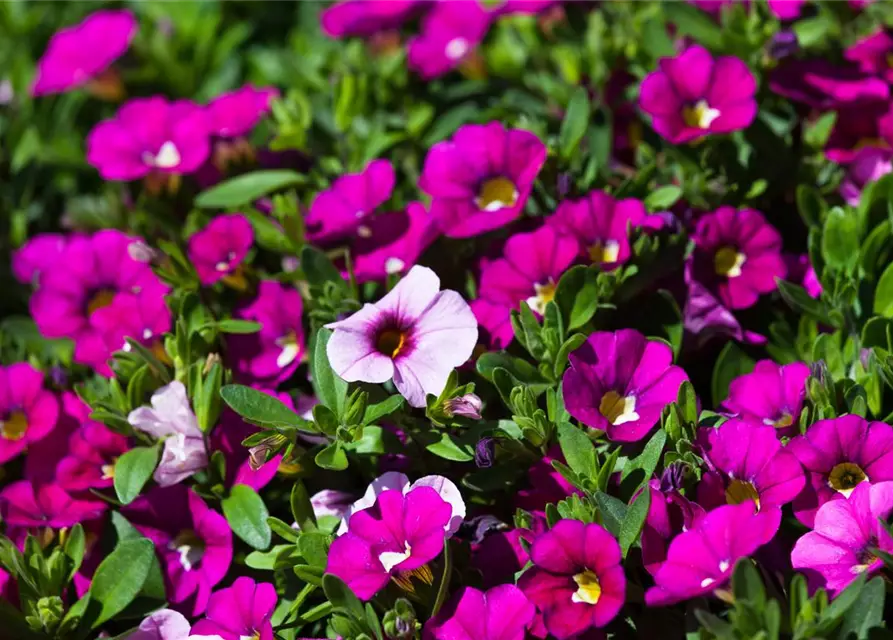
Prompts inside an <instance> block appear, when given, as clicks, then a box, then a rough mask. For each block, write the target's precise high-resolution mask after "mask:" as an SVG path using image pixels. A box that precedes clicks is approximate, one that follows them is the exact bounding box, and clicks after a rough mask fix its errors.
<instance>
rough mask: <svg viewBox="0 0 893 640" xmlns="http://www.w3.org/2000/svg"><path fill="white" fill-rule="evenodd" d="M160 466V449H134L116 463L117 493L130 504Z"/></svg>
mask: <svg viewBox="0 0 893 640" xmlns="http://www.w3.org/2000/svg"><path fill="white" fill-rule="evenodd" d="M157 464H158V447H157V446H154V447H134V448H133V449H131V450H130V451H127V452H126V453H124V455H122V456H121V457H120V458H118V459H117V460H116V461H115V480H114V483H115V493H116V494H117V496H118V500H120V501H121V504H130V503H131V502H133V500H134V499H135V498H136V497H137V496H138V495H139V494H140V491H142V490H143V487H144V486H145V485H146V482H148V480H149V478H151V477H152V472H153V471H155V465H157Z"/></svg>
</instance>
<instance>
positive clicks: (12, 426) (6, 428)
mask: <svg viewBox="0 0 893 640" xmlns="http://www.w3.org/2000/svg"><path fill="white" fill-rule="evenodd" d="M27 430H28V418H26V417H25V414H24V413H22V412H21V411H14V412H13V413H12V414H11V415H10V416H9V417H8V418H7V419H6V420H4V421H3V422H2V423H0V435H2V436H3V437H4V438H6V439H7V440H13V441H15V440H21V439H22V438H23V437H25V432H26V431H27Z"/></svg>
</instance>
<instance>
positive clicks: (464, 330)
mask: <svg viewBox="0 0 893 640" xmlns="http://www.w3.org/2000/svg"><path fill="white" fill-rule="evenodd" d="M326 326H327V327H328V328H330V329H334V333H333V334H332V336H331V338H330V339H329V342H328V345H327V349H326V352H327V354H328V356H329V362H330V363H331V365H332V369H334V371H335V373H337V374H338V375H339V376H340V377H341V378H343V379H344V380H346V381H348V382H356V381H362V382H373V383H382V382H386V381H387V380H390V379H391V378H393V380H394V385H395V386H396V387H397V391H399V392H400V393H401V394H402V395H403V397H404V398H406V400H407V402H409V404H410V405H411V406H413V407H424V406H425V396H426V394H433V395H438V394H439V393H440V392H441V391H443V388H444V386H445V385H446V381H447V378H448V377H449V375H450V372H451V371H452V370H453V368H454V367H457V366H459V365H460V364H462V363H463V362H465V361H466V360H468V358H469V357H470V356H471V352H472V350H473V349H474V345H475V343H476V342H477V333H478V332H477V322H476V321H475V319H474V314H472V312H471V309H470V308H469V307H468V304H467V303H466V302H465V300H463V299H462V296H460V295H459V294H458V293H456V292H455V291H449V290H447V291H440V278H438V277H437V275H436V274H435V273H434V272H433V271H432V270H431V269H428V268H427V267H420V266H415V267H413V268H412V269H411V270H410V271H409V273H408V274H407V275H406V277H405V278H403V279H402V280H401V281H400V282H399V283H397V286H395V287H394V288H393V289H392V290H391V291H390V292H389V293H388V294H387V295H385V297H383V298H382V299H381V300H379V301H378V302H377V303H375V304H366V305H365V306H363V308H362V309H360V310H359V311H357V312H356V313H355V314H353V315H352V316H350V317H349V318H346V319H344V320H340V321H338V322H333V323H331V324H328V325H326Z"/></svg>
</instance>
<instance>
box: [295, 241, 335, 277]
mask: <svg viewBox="0 0 893 640" xmlns="http://www.w3.org/2000/svg"><path fill="white" fill-rule="evenodd" d="M301 268H302V269H303V270H304V275H305V276H306V277H307V282H309V283H310V284H311V285H313V286H317V287H321V286H323V285H324V284H325V283H326V282H335V283H337V284H338V285H341V286H343V285H344V284H345V283H344V279H343V278H342V277H341V272H340V271H338V269H337V267H335V265H334V264H332V261H331V260H329V258H328V256H327V255H326V254H324V253H323V252H322V251H320V250H319V249H316V248H315V247H311V246H310V245H309V244H308V245H305V246H304V248H303V249H301Z"/></svg>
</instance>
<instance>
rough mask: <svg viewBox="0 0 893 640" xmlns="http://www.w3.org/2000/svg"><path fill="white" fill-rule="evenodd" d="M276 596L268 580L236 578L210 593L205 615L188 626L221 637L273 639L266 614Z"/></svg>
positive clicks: (225, 639)
mask: <svg viewBox="0 0 893 640" xmlns="http://www.w3.org/2000/svg"><path fill="white" fill-rule="evenodd" d="M277 600H278V597H277V596H276V587H274V586H273V585H272V584H270V583H269V582H255V581H254V580H252V579H251V578H245V577H241V578H236V580H235V581H234V582H233V584H232V586H231V587H228V588H226V589H221V590H220V591H217V592H216V593H214V594H213V595H212V596H211V599H210V600H209V601H208V610H207V612H206V613H205V617H204V618H202V619H201V620H199V621H198V622H196V623H195V624H194V625H193V626H192V633H193V634H195V635H201V636H213V635H218V636H220V637H221V638H222V640H243V639H244V638H257V640H273V625H272V623H271V622H270V618H272V616H273V610H274V609H275V608H276V601H277Z"/></svg>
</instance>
